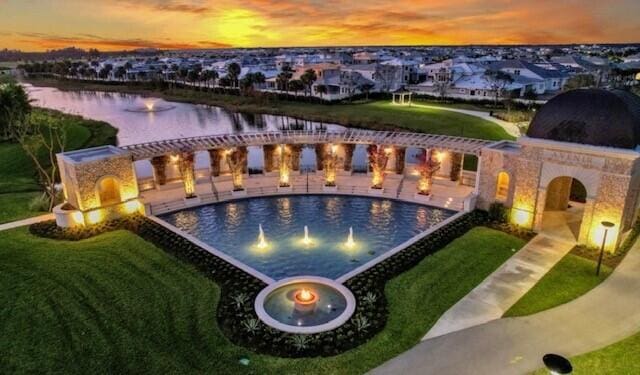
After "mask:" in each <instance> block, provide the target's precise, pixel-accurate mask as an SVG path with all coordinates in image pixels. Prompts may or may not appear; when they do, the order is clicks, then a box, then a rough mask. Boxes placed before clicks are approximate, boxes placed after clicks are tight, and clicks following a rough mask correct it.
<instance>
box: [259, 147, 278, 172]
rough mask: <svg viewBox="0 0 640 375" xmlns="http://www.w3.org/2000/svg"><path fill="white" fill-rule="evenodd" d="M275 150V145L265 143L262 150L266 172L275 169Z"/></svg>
mask: <svg viewBox="0 0 640 375" xmlns="http://www.w3.org/2000/svg"><path fill="white" fill-rule="evenodd" d="M274 150H275V146H274V145H264V146H262V151H263V152H264V172H265V173H268V172H272V171H273V151H274Z"/></svg>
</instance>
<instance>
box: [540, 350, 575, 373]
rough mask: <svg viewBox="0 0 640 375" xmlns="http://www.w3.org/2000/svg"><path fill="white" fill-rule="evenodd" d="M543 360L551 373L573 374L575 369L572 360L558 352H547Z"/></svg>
mask: <svg viewBox="0 0 640 375" xmlns="http://www.w3.org/2000/svg"><path fill="white" fill-rule="evenodd" d="M542 362H544V366H545V367H546V368H547V370H549V373H551V374H571V372H572V371H573V366H571V362H569V360H568V359H566V358H565V357H563V356H561V355H558V354H545V355H544V356H543V357H542Z"/></svg>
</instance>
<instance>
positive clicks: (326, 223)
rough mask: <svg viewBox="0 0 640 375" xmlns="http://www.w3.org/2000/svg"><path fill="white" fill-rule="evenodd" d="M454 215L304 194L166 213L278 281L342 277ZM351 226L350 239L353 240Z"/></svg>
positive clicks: (354, 198)
mask: <svg viewBox="0 0 640 375" xmlns="http://www.w3.org/2000/svg"><path fill="white" fill-rule="evenodd" d="M453 214H454V212H453V211H449V210H444V209H439V208H434V207H429V206H424V205H419V204H415V203H408V202H402V201H396V200H391V199H385V198H373V197H358V196H339V195H304V196H302V195H301V196H286V197H282V196H279V197H260V198H250V199H242V200H237V201H231V202H224V203H217V204H212V205H208V206H201V207H195V208H189V209H185V210H181V211H178V212H174V213H169V214H165V215H161V216H160V218H161V219H163V220H165V221H166V222H168V223H170V224H172V225H174V226H176V227H177V228H179V229H181V230H183V231H185V232H187V233H189V234H191V235H193V236H194V237H196V238H198V239H199V240H201V241H202V242H204V243H206V244H208V245H209V246H211V247H213V248H215V249H217V250H219V251H221V252H224V253H226V254H227V255H229V256H231V257H233V258H235V259H237V260H238V261H240V262H242V263H244V264H246V265H248V266H250V267H252V268H254V269H255V270H257V271H260V272H262V273H263V274H265V275H267V276H269V277H271V278H272V279H274V280H280V279H283V278H287V277H293V276H300V275H309V276H321V277H326V278H329V279H336V278H338V277H340V276H342V275H344V274H346V273H347V272H350V271H352V270H353V269H355V268H357V267H359V266H361V265H363V264H365V263H367V262H369V261H370V260H372V259H375V258H377V257H379V256H380V255H382V254H384V253H386V252H387V251H389V250H391V249H393V248H394V247H396V246H398V245H400V244H402V243H403V242H405V241H407V240H409V239H410V238H412V237H414V236H416V235H418V234H420V233H421V232H423V231H425V230H427V229H429V228H430V227H432V226H433V225H436V224H438V223H440V222H441V221H443V220H445V219H447V218H448V217H450V216H452V215H453ZM305 226H307V228H308V230H307V231H308V236H307V240H306V241H305ZM260 227H262V230H263V233H264V239H265V244H264V246H260V244H259V233H260V229H259V228H260ZM350 228H353V239H354V241H353V244H352V246H349V245H347V239H348V235H349V229H350Z"/></svg>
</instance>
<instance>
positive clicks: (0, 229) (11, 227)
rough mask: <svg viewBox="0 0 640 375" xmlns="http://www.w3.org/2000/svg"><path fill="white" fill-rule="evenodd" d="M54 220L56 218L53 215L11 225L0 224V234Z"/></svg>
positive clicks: (13, 222) (32, 218)
mask: <svg viewBox="0 0 640 375" xmlns="http://www.w3.org/2000/svg"><path fill="white" fill-rule="evenodd" d="M53 219H55V216H54V215H53V214H44V215H40V216H34V217H30V218H28V219H24V220H18V221H11V222H9V223H4V224H0V232H1V231H3V230H8V229H13V228H18V227H23V226H25V225H31V224H34V223H39V222H41V221H47V220H53Z"/></svg>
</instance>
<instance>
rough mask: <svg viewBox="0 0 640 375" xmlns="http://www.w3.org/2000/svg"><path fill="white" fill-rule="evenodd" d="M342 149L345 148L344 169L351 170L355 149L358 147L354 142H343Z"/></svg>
mask: <svg viewBox="0 0 640 375" xmlns="http://www.w3.org/2000/svg"><path fill="white" fill-rule="evenodd" d="M342 149H343V150H344V170H345V171H347V172H350V171H351V164H353V151H354V150H355V149H356V145H354V144H353V143H343V144H342Z"/></svg>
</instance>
